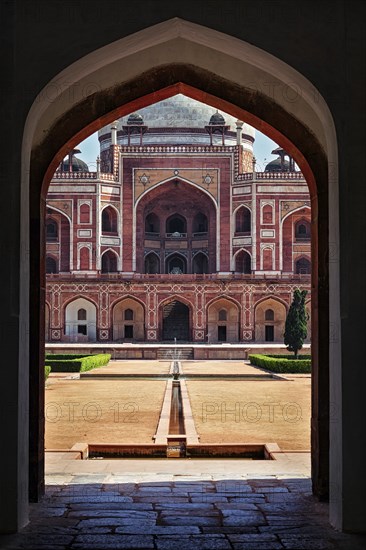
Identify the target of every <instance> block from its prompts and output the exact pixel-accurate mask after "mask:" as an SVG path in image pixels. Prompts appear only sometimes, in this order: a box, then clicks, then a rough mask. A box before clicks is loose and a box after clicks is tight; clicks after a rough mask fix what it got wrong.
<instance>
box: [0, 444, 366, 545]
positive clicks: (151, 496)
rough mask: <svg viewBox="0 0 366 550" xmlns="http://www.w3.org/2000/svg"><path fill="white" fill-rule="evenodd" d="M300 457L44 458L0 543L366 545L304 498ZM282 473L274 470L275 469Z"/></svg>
mask: <svg viewBox="0 0 366 550" xmlns="http://www.w3.org/2000/svg"><path fill="white" fill-rule="evenodd" d="M308 470H309V456H308V454H305V453H294V454H288V455H286V456H282V457H281V458H280V459H279V460H278V461H277V460H276V461H250V460H230V461H228V460H226V461H225V460H220V461H219V460H196V461H193V460H174V459H170V460H160V461H159V460H115V461H110V460H91V461H81V460H67V459H65V456H64V455H63V454H62V453H61V454H60V455H55V454H52V455H50V456H49V457H48V460H47V472H48V474H47V483H48V486H47V491H46V496H45V498H44V499H43V501H42V502H41V503H40V504H33V505H31V521H30V524H29V525H28V526H27V527H26V528H25V529H24V530H23V531H22V532H21V533H20V534H18V535H14V536H11V537H2V538H1V537H0V547H2V548H7V549H21V548H24V549H29V550H30V549H38V550H42V549H43V550H46V549H52V550H58V549H59V550H61V549H75V550H76V549H88V548H91V549H92V548H95V549H104V548H108V549H137V548H146V549H157V550H165V549H167V550H170V549H173V550H183V549H192V548H193V549H194V548H197V549H203V550H210V549H214V550H221V549H222V550H226V549H234V550H239V549H243V550H277V549H283V548H285V549H286V548H287V549H293V550H300V549H303V550H315V549H332V548H334V549H344V550H362V549H365V548H366V537H359V536H355V535H345V534H341V533H337V532H336V531H334V530H333V529H331V528H330V526H329V525H328V522H327V517H328V506H327V505H326V504H324V503H319V502H317V501H316V499H314V497H313V496H312V495H311V484H310V480H309V477H308ZM280 472H282V473H280Z"/></svg>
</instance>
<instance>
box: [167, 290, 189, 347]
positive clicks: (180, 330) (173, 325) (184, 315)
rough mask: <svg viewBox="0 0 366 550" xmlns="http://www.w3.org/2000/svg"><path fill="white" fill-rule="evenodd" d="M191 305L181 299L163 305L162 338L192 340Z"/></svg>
mask: <svg viewBox="0 0 366 550" xmlns="http://www.w3.org/2000/svg"><path fill="white" fill-rule="evenodd" d="M189 336H190V312H189V307H188V306H187V305H186V304H184V303H183V302H180V301H179V300H171V301H169V302H167V303H165V304H163V305H162V339H163V340H165V341H169V342H171V341H172V340H174V339H175V338H176V339H177V341H183V342H184V341H185V342H187V341H188V340H190V337H189Z"/></svg>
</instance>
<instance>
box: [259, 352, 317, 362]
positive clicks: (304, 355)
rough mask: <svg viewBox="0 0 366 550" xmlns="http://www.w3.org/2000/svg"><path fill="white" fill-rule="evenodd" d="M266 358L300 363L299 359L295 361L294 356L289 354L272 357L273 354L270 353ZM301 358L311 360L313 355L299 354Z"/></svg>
mask: <svg viewBox="0 0 366 550" xmlns="http://www.w3.org/2000/svg"><path fill="white" fill-rule="evenodd" d="M265 357H274V358H275V359H287V360H290V359H291V360H292V361H298V359H294V356H293V355H289V354H288V353H287V354H284V353H283V354H282V355H272V354H271V353H268V355H267V354H266V355H265ZM299 358H300V359H311V355H308V354H305V353H304V354H301V353H299Z"/></svg>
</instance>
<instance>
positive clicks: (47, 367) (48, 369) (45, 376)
mask: <svg viewBox="0 0 366 550" xmlns="http://www.w3.org/2000/svg"><path fill="white" fill-rule="evenodd" d="M50 372H51V367H50V365H45V366H44V379H45V380H47V378H48V376H49V374H50Z"/></svg>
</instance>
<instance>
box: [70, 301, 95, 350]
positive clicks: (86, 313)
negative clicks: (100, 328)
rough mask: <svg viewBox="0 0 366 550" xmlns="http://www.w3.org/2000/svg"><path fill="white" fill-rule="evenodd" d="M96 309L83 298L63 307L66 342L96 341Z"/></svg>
mask: <svg viewBox="0 0 366 550" xmlns="http://www.w3.org/2000/svg"><path fill="white" fill-rule="evenodd" d="M96 323H97V308H96V307H95V305H94V304H93V303H92V302H90V301H89V300H86V299H85V298H76V299H75V300H72V301H71V302H69V303H68V304H67V305H66V307H65V335H64V338H63V340H64V341H66V342H95V341H96V334H97V331H96Z"/></svg>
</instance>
